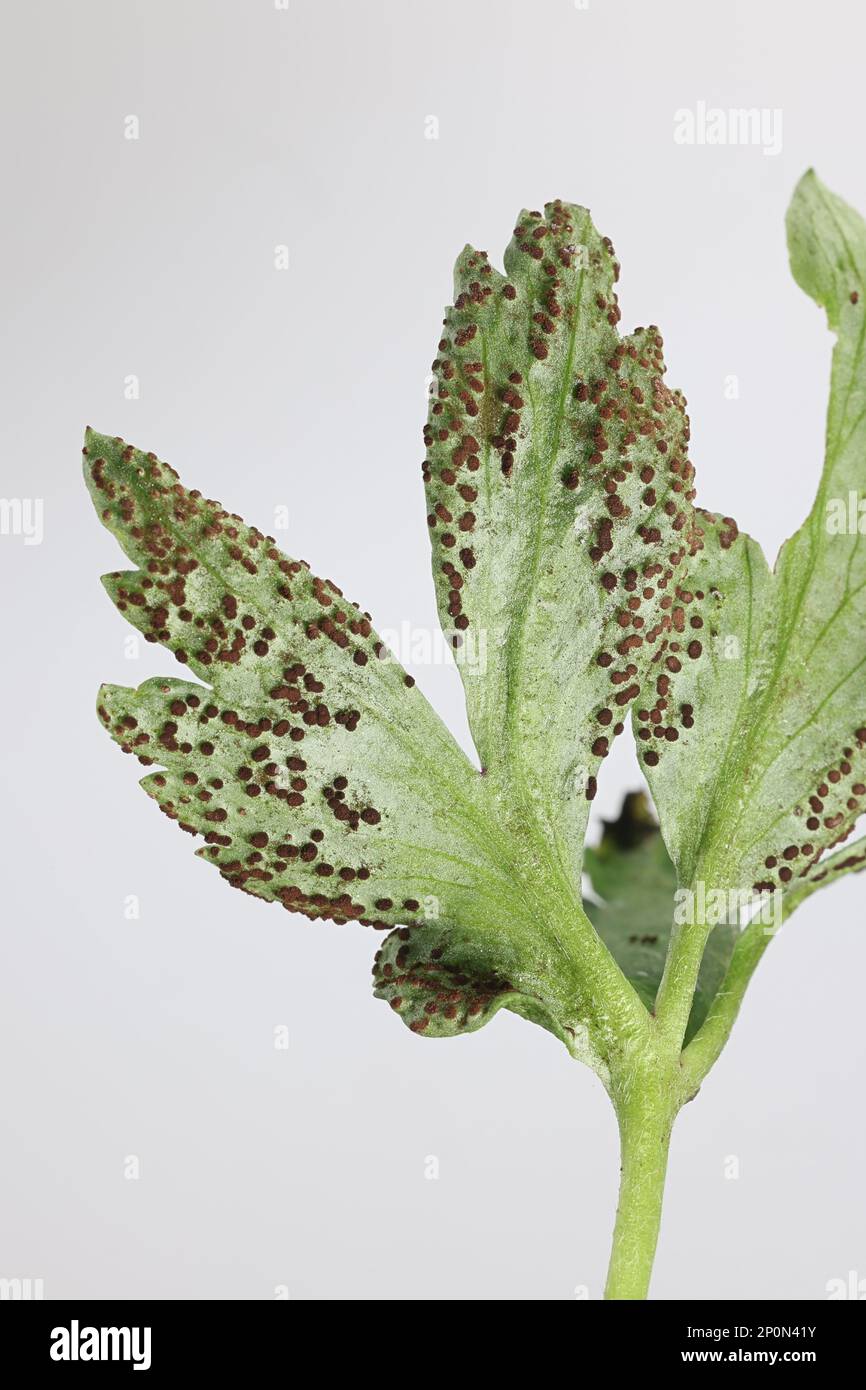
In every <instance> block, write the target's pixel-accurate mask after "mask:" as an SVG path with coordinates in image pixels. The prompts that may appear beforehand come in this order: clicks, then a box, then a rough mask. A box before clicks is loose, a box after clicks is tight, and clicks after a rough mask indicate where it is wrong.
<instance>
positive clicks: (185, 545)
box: [85, 432, 507, 928]
mask: <svg viewBox="0 0 866 1390" xmlns="http://www.w3.org/2000/svg"><path fill="white" fill-rule="evenodd" d="M85 474H86V477H87V480H88V484H89V486H90V489H91V492H92V494H93V497H94V501H95V503H96V505H97V507H98V509H99V512H100V515H101V517H102V520H103V521H104V522H105V524H106V525H107V526H108V527H109V529H110V530H112V531H113V532H114V534H115V535H116V536H117V538H118V540H119V541H120V543H121V545H122V546H123V548H124V549H125V550H126V552H127V554H128V555H129V557H130V559H132V560H133V561H134V562H135V563H136V564H137V565H138V566H139V568H137V569H135V570H131V571H125V572H122V573H115V574H110V575H107V576H106V577H105V581H104V583H105V587H106V589H107V590H108V592H109V594H110V595H111V597H112V599H113V600H114V602H115V603H116V605H117V607H118V608H119V609H120V610H121V612H122V613H123V614H124V616H125V617H126V619H127V620H128V621H129V622H131V623H133V624H134V625H135V626H136V627H137V628H139V630H140V631H141V632H143V633H144V635H145V637H146V638H147V639H148V640H150V641H158V642H161V643H162V644H163V645H165V646H166V647H168V648H169V649H170V650H171V651H173V652H174V654H175V657H176V658H177V660H178V661H179V662H180V663H181V664H182V665H183V666H184V667H185V668H186V669H188V670H189V671H191V672H192V673H193V674H194V675H196V676H198V677H199V678H200V680H202V681H204V682H207V684H204V685H202V684H196V683H194V682H192V681H189V680H177V679H168V678H166V679H153V680H149V681H146V682H145V683H144V684H143V685H142V686H141V687H140V688H139V689H138V690H128V689H125V688H123V687H118V686H104V687H103V688H102V690H101V692H100V699H99V714H100V718H101V719H102V722H103V723H104V724H105V726H106V728H107V729H108V730H109V731H110V733H111V734H112V737H113V738H114V739H115V740H116V741H117V742H118V743H119V744H120V746H121V747H122V748H124V749H125V750H126V751H128V752H131V753H134V754H135V755H136V756H137V757H138V758H139V760H140V761H141V762H142V763H144V764H145V765H146V766H147V765H151V764H156V765H158V767H159V770H158V771H154V772H152V773H150V774H148V776H147V777H145V779H144V781H143V784H142V785H143V786H144V788H145V790H146V791H147V793H148V794H149V795H150V796H152V797H153V798H154V799H155V800H156V801H157V803H158V804H159V806H160V807H161V809H162V810H163V811H165V812H166V814H167V815H169V816H170V817H171V818H172V819H173V820H176V821H177V822H178V823H179V824H180V826H181V827H182V828H183V829H185V830H188V831H190V832H191V833H193V834H197V835H203V836H204V838H205V841H206V846H205V847H204V848H203V849H202V850H200V851H199V853H200V854H203V856H204V858H205V859H207V860H208V862H210V863H213V864H215V865H216V867H217V868H218V869H219V871H220V873H221V874H222V876H223V877H224V878H225V879H226V880H227V881H228V882H229V883H230V884H231V885H232V886H233V887H237V888H242V889H244V890H245V891H246V892H249V893H252V894H254V895H255V896H257V897H262V898H265V899H269V900H275V901H278V902H280V903H282V905H283V906H284V907H286V908H289V909H290V910H292V911H297V912H304V913H306V914H307V915H308V916H310V917H329V918H333V919H334V920H336V921H338V922H345V921H348V920H359V921H361V922H364V923H367V924H371V925H374V926H377V927H382V928H386V927H390V926H393V925H396V924H397V923H405V922H413V921H420V920H423V910H424V906H425V900H427V899H430V900H433V901H435V910H437V911H439V912H441V913H442V914H443V915H445V916H447V915H449V914H455V915H460V916H461V918H462V919H463V920H466V921H471V922H483V923H484V925H485V926H486V925H487V921H486V913H487V906H488V905H487V897H488V896H489V893H490V892H492V893H493V894H494V895H495V897H496V900H497V902H498V897H499V895H501V894H502V893H503V889H504V888H505V887H506V886H507V885H506V884H505V883H504V881H503V880H502V879H501V871H500V869H499V867H498V866H497V864H496V862H495V860H494V859H492V858H491V854H490V848H491V842H490V837H489V835H488V834H487V829H486V823H485V821H484V818H483V814H482V811H481V806H480V802H479V799H478V797H477V794H476V784H477V780H478V779H477V776H476V774H475V773H474V771H473V769H472V768H471V765H470V764H469V763H468V761H467V760H466V758H465V757H464V755H463V754H462V752H461V751H460V750H459V749H458V747H457V746H456V744H455V743H454V741H453V740H452V738H451V736H450V735H449V734H448V732H447V730H446V729H445V727H444V726H443V725H442V723H441V721H440V720H439V719H438V717H437V716H436V715H435V714H434V713H433V711H432V710H431V709H430V706H429V705H428V704H427V702H426V700H425V699H424V697H423V696H422V695H421V694H420V692H419V691H418V690H417V689H414V688H412V687H413V682H412V681H411V678H409V677H408V676H406V674H405V672H404V671H403V670H402V668H401V667H400V666H399V665H398V664H397V663H396V662H395V661H394V660H392V659H382V658H383V657H384V656H386V655H387V654H386V653H385V652H384V648H383V647H382V645H381V643H380V641H379V638H378V637H377V635H376V633H375V632H374V631H373V629H372V626H371V624H370V619H369V616H368V615H367V614H365V613H363V612H362V611H361V610H360V609H359V608H358V607H357V606H356V605H355V604H352V603H350V602H349V601H348V600H347V599H345V598H344V596H343V595H342V594H341V593H340V590H339V589H338V588H337V587H336V586H335V585H333V584H331V583H329V582H328V581H327V580H321V579H318V578H317V577H316V576H314V575H312V574H311V573H310V571H309V569H308V568H307V566H306V565H305V564H303V563H302V562H300V561H295V560H290V559H288V558H287V557H285V556H284V555H282V554H281V553H280V551H279V550H278V549H277V548H276V545H275V543H274V541H273V539H272V538H270V537H266V536H264V535H262V534H261V532H259V531H256V530H255V529H254V528H250V527H247V526H245V525H244V524H243V522H241V520H240V519H239V518H238V517H236V516H233V515H230V514H229V513H228V512H226V511H225V510H224V509H223V508H222V507H221V506H220V505H219V503H216V502H212V501H207V500H206V499H204V498H203V497H202V496H201V495H200V494H199V493H197V492H189V491H187V489H186V488H184V487H183V486H182V485H181V484H180V482H179V481H178V480H177V476H176V474H175V473H174V472H173V470H171V469H170V468H169V467H168V465H166V464H164V463H160V462H159V461H158V460H157V459H156V458H155V457H154V456H153V455H152V454H151V455H144V454H142V453H140V452H139V451H137V450H135V449H133V448H132V447H131V446H128V445H125V444H124V443H123V441H122V440H115V439H108V438H106V437H104V436H99V435H96V434H93V433H92V432H90V433H88V437H87V442H86V459H85ZM427 909H428V910H429V902H428V903H427Z"/></svg>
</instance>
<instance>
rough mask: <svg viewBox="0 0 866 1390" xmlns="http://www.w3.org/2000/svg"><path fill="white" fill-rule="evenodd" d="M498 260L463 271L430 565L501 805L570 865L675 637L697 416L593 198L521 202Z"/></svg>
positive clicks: (440, 409) (439, 398) (449, 316)
mask: <svg viewBox="0 0 866 1390" xmlns="http://www.w3.org/2000/svg"><path fill="white" fill-rule="evenodd" d="M505 271H506V274H505V275H503V274H501V273H500V272H499V271H497V270H495V269H494V268H493V267H492V266H491V265H490V263H489V261H488V258H487V255H486V253H485V252H481V251H475V250H474V249H473V248H472V247H466V249H465V250H464V251H463V253H462V255H461V256H460V258H459V260H458V262H457V266H456V270H455V298H454V304H453V305H452V306H451V307H450V308H449V309H448V310H447V312H446V317H445V327H444V331H443V335H442V338H441V340H440V342H439V349H438V356H437V358H436V360H435V361H434V363H433V372H434V376H435V386H434V390H433V393H432V399H431V406H430V413H429V418H428V423H427V427H426V430H425V442H426V445H427V457H426V460H425V463H424V480H425V485H426V489H427V501H428V522H429V526H430V535H431V540H432V549H433V573H434V579H435V583H436V590H437V596H438V602H439V612H440V618H441V621H442V625H443V628H444V629H445V631H446V633H448V634H449V635H450V636H451V639H452V642H453V644H454V645H455V650H456V652H457V656H458V664H459V665H460V670H461V675H462V677H463V682H464V686H465V688H466V696H467V706H468V713H469V720H470V724H471V728H472V733H473V737H474V739H475V743H476V747H477V748H478V752H479V756H480V759H481V763H482V766H483V767H484V768H485V770H486V772H487V774H488V776H489V777H490V779H491V781H492V782H493V784H494V785H495V786H497V787H500V788H502V789H503V797H502V800H503V805H504V807H505V810H504V814H505V815H506V816H507V817H508V819H509V823H510V824H511V825H512V826H514V825H515V824H516V825H518V826H519V825H520V823H521V822H523V823H526V822H530V823H532V824H535V825H536V826H537V827H538V828H539V836H538V837H537V838H538V839H539V840H540V842H541V843H542V845H543V851H542V852H544V853H547V854H548V855H549V856H550V857H551V858H552V859H554V860H557V861H558V862H559V863H560V864H562V865H564V866H566V868H567V871H568V872H569V873H570V874H571V875H572V876H574V875H577V874H579V868H580V862H581V855H582V848H583V840H584V832H585V827H586V821H587V817H588V803H589V801H591V799H592V798H593V796H594V795H595V790H596V775H597V773H598V769H599V765H600V763H601V761H602V760H603V758H604V757H605V756H606V754H607V752H608V751H609V749H610V745H611V743H612V742H613V739H614V738H615V737H616V736H617V734H618V733H619V732H621V730H622V728H623V724H624V721H625V719H626V716H627V711H628V707H629V705H630V704H631V703H632V702H633V701H634V700H635V699H637V697H638V696H639V695H640V693H641V690H642V688H643V683H644V680H645V678H646V675H647V672H648V671H649V669H650V667H651V665H652V662H653V660H654V658H655V656H656V655H657V653H658V652H659V651H660V650H662V649H663V648H664V647H665V644H666V643H667V641H668V640H669V636H670V631H671V624H670V616H669V613H668V611H667V608H668V604H669V601H670V595H671V593H672V591H673V589H674V588H675V587H676V584H677V583H678V579H679V576H680V575H682V574H683V573H684V568H685V561H686V558H687V553H688V551H689V549H690V546H691V543H692V538H693V514H692V505H691V504H692V497H693V495H694V493H693V488H692V476H693V469H692V466H691V464H690V462H689V460H688V453H687V446H688V437H689V429H688V418H687V416H686V413H685V401H684V400H683V398H682V396H681V395H680V394H679V393H678V392H675V391H671V390H669V389H668V387H667V386H666V385H665V384H664V380H663V376H664V362H663V358H662V339H661V337H660V335H659V333H658V330H657V329H655V328H647V329H638V330H636V332H634V333H633V334H631V335H630V336H628V337H626V338H621V337H620V335H619V332H618V327H617V325H618V322H619V318H620V311H619V307H618V304H617V296H616V291H615V288H614V285H615V282H616V280H617V278H618V275H619V266H618V264H617V262H616V260H615V257H614V252H613V248H612V246H611V243H610V241H609V240H608V239H607V238H602V237H600V236H599V234H598V233H597V232H596V230H595V228H594V226H593V224H592V221H591V219H590V216H589V213H588V212H587V211H586V210H585V209H583V208H579V207H574V206H571V205H570V204H565V203H561V202H555V203H549V204H547V205H546V207H545V211H544V215H543V216H542V214H541V213H538V212H523V213H521V215H520V217H519V218H518V222H517V226H516V229H515V233H514V237H513V240H512V241H511V243H510V245H509V247H508V249H507V251H506V253H505Z"/></svg>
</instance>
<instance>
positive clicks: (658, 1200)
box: [604, 1086, 675, 1299]
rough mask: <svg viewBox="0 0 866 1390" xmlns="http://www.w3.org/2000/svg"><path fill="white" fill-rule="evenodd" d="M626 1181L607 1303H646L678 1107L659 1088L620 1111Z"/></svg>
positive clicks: (638, 1091) (641, 1092) (638, 1093)
mask: <svg viewBox="0 0 866 1390" xmlns="http://www.w3.org/2000/svg"><path fill="white" fill-rule="evenodd" d="M617 1113H618V1118H619V1133H620V1144H621V1179H620V1189H619V1204H618V1206H617V1211H616V1224H615V1226H614V1231H613V1248H612V1250H611V1256H610V1265H609V1268H608V1274H607V1286H606V1288H605V1291H604V1296H605V1298H606V1299H641V1298H646V1296H647V1290H648V1288H649V1281H650V1275H651V1273H652V1267H653V1259H654V1257H655V1251H656V1243H657V1241H658V1234H659V1225H660V1223H661V1215H662V1198H663V1195H664V1187H665V1174H666V1172H667V1164H668V1148H669V1145H670V1137H671V1127H672V1125H673V1116H674V1113H675V1111H674V1105H673V1103H672V1098H671V1096H670V1094H669V1093H668V1094H666V1093H665V1091H664V1090H663V1089H659V1088H658V1087H657V1086H656V1087H655V1088H653V1089H652V1090H649V1091H648V1090H646V1089H643V1088H640V1087H636V1088H635V1090H634V1093H633V1096H632V1098H631V1100H630V1101H629V1102H627V1103H625V1104H622V1105H620V1106H618V1108H617Z"/></svg>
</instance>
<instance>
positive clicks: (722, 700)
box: [638, 173, 866, 892]
mask: <svg viewBox="0 0 866 1390" xmlns="http://www.w3.org/2000/svg"><path fill="white" fill-rule="evenodd" d="M788 242H789V247H790V253H791V264H792V269H793V271H794V275H795V277H796V279H797V281H798V283H799V284H800V285H801V286H802V288H803V289H805V290H806V292H807V293H809V294H810V295H811V296H812V297H813V298H814V299H815V300H816V301H817V302H818V303H819V304H821V305H822V306H823V307H824V308H825V309H826V310H827V315H828V322H829V324H830V326H831V328H832V329H833V330H834V331H835V332H836V333H837V334H838V341H837V344H836V348H835V351H834V354H833V372H832V380H831V388H830V405H829V410H828V417H827V443H826V457H825V463H824V470H823V474H822V478H821V482H820V486H819V489H818V494H817V497H816V499H815V503H814V505H813V507H812V510H811V512H810V514H809V516H808V518H807V520H806V522H805V523H804V525H803V526H802V527H801V529H800V530H799V531H798V532H797V534H796V535H795V536H794V537H793V538H792V539H791V540H789V541H788V542H787V543H786V544H785V545H784V546H783V548H782V551H781V553H780V556H779V560H778V563H777V565H776V570H775V573H774V575H773V576H772V578H769V577H768V575H767V573H766V569H765V566H764V564H763V561H762V559H761V557H760V552H759V551H758V549H757V547H756V546H755V545H754V543H753V542H750V541H746V540H745V539H744V538H740V539H739V540H733V541H732V543H731V544H730V546H729V547H728V551H727V555H726V557H722V556H721V554H719V553H718V550H717V548H716V547H715V546H714V544H712V543H708V544H707V545H706V546H705V550H704V551H703V552H701V553H699V555H698V558H697V560H696V562H695V563H694V565H693V568H692V572H691V574H690V580H689V587H690V588H692V587H693V586H694V587H697V585H698V584H700V585H701V587H702V588H704V589H705V591H706V593H707V594H708V595H709V596H710V599H709V600H707V599H705V600H704V603H705V604H707V603H709V606H710V611H711V612H712V611H713V605H715V606H716V609H717V614H718V616H717V618H716V620H715V629H716V630H717V631H718V633H719V635H721V636H728V637H733V638H734V639H735V641H736V643H738V644H739V652H740V655H739V657H738V658H737V661H736V666H733V665H732V666H731V667H730V668H726V667H725V666H723V665H722V664H721V663H720V661H719V660H718V649H717V648H714V646H713V645H712V644H705V647H704V651H703V653H702V657H701V660H700V661H699V663H698V665H697V666H696V667H694V668H692V669H691V670H690V671H689V673H688V679H686V678H685V677H681V676H679V675H678V676H677V678H676V679H675V680H674V681H672V682H671V688H670V691H669V693H668V699H669V701H670V702H671V704H672V706H673V708H674V709H675V710H676V711H679V712H681V711H682V710H683V708H684V707H685V706H686V705H689V706H691V707H693V708H692V709H691V714H690V724H689V728H688V730H687V731H684V730H683V729H682V725H681V726H680V731H679V732H680V736H679V738H678V741H677V742H676V744H674V745H673V751H672V750H669V749H665V751H664V755H663V756H661V757H659V760H658V763H657V765H656V766H652V765H650V763H651V759H649V758H648V757H647V744H646V742H644V744H643V750H644V751H643V765H644V769H645V771H646V774H647V777H648V779H649V782H650V786H651V788H652V792H653V796H654V798H655V800H656V804H657V805H658V806H659V809H660V813H661V816H662V824H663V826H664V828H665V835H666V837H667V842H668V846H669V848H670V851H671V854H672V856H673V858H674V859H675V861H676V862H677V863H678V865H679V866H680V868H681V873H684V874H685V875H686V876H687V878H691V877H696V876H698V877H702V878H705V879H707V881H709V882H712V883H713V884H718V885H720V886H721V885H725V884H735V885H738V886H742V887H752V886H754V887H757V888H758V889H760V890H761V891H770V890H779V889H781V890H783V891H786V892H787V891H791V890H792V889H795V888H796V887H797V886H798V885H799V884H800V883H802V882H804V881H812V877H813V875H821V878H816V879H815V881H817V882H820V881H824V878H823V874H822V869H821V866H820V861H821V858H822V855H824V854H825V852H826V851H827V850H828V849H831V848H833V847H834V846H835V845H837V844H838V843H839V842H840V841H842V840H844V839H845V838H846V837H847V836H848V835H849V834H850V833H851V830H852V829H853V827H854V825H855V823H856V821H857V819H858V817H859V816H860V815H861V814H862V812H863V810H864V809H866V545H864V544H863V536H862V534H861V532H860V530H859V529H858V526H857V524H856V519H855V524H854V526H853V528H851V527H850V526H849V525H848V520H849V510H848V509H849V507H850V506H852V505H853V508H854V515H855V518H856V514H857V504H858V502H859V500H860V499H861V498H862V497H863V495H864V488H866V362H864V345H866V320H864V312H866V226H864V223H863V221H862V219H861V218H860V217H859V216H858V215H857V214H856V213H854V212H853V211H852V210H851V209H850V208H848V207H847V206H846V205H845V204H844V203H843V202H842V201H841V199H839V198H837V197H835V196H834V195H833V194H831V193H830V192H829V191H828V190H827V189H826V188H824V187H823V185H822V184H821V183H820V182H819V181H818V179H817V178H816V177H815V175H814V174H813V173H809V174H807V175H806V176H805V177H804V178H803V179H802V180H801V182H800V184H799V185H798V188H797V190H796V192H795V194H794V198H793V201H792V204H791V208H790V210H789V213H788ZM841 512H844V513H845V526H844V527H843V529H841V530H840V529H839V528H838V526H837V525H836V524H835V523H836V522H838V521H839V519H840V514H841ZM723 525H728V523H723ZM731 530H732V528H731V527H730V526H729V525H728V531H729V533H730V531H731ZM716 531H717V535H719V537H721V532H719V531H718V528H716ZM710 583H712V584H713V586H714V588H715V589H716V590H717V591H718V597H716V595H715V594H714V593H713V590H712V589H710V588H709V587H707V586H708V584H710ZM710 600H712V602H710ZM712 625H713V620H712V619H711V630H712ZM726 670H728V672H729V674H728V675H727V677H725V675H724V672H725V671H726ZM638 719H639V716H638ZM639 732H640V730H639ZM654 749H655V745H654V744H653V750H654Z"/></svg>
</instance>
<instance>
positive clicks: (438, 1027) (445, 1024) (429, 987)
mask: <svg viewBox="0 0 866 1390" xmlns="http://www.w3.org/2000/svg"><path fill="white" fill-rule="evenodd" d="M443 953H444V947H442V946H434V947H432V949H431V948H427V947H426V945H425V944H424V943H422V942H421V941H420V940H418V939H415V940H414V941H413V937H412V933H411V932H410V931H409V930H408V929H407V928H400V929H398V930H397V931H396V932H394V933H393V934H392V936H390V937H388V939H387V941H386V942H385V943H384V945H383V946H382V947H381V949H380V950H379V951H377V953H376V957H375V960H374V962H373V978H374V980H375V988H376V993H377V994H378V995H379V997H380V998H382V999H385V1000H387V1002H388V1003H389V1004H390V1005H391V1008H392V1009H393V1010H394V1012H395V1013H398V1014H400V1015H401V1016H402V1018H403V1021H404V1022H405V1023H406V1024H407V1026H408V1027H409V1028H410V1029H411V1030H412V1032H413V1033H424V1032H427V1031H428V1029H429V1030H431V1031H435V1032H436V1033H438V1034H442V1033H451V1032H455V1033H456V1032H459V1031H460V1030H461V1029H463V1028H466V1027H467V1026H469V1025H471V1024H472V1023H473V1021H478V1022H480V1021H482V1019H483V1017H484V1015H485V1014H486V1013H487V1012H488V1011H489V1010H490V1007H491V1005H493V1004H494V1003H495V1002H496V1001H497V1000H498V999H500V998H501V997H502V995H504V994H509V993H511V992H512V987H511V985H510V984H509V983H508V982H507V981H506V980H502V979H500V978H499V977H497V976H495V975H492V974H491V975H478V974H471V975H470V974H468V973H466V972H464V971H463V970H460V969H459V968H457V967H454V966H452V965H448V964H446V963H445V962H443V961H442V959H441V957H442V955H443Z"/></svg>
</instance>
